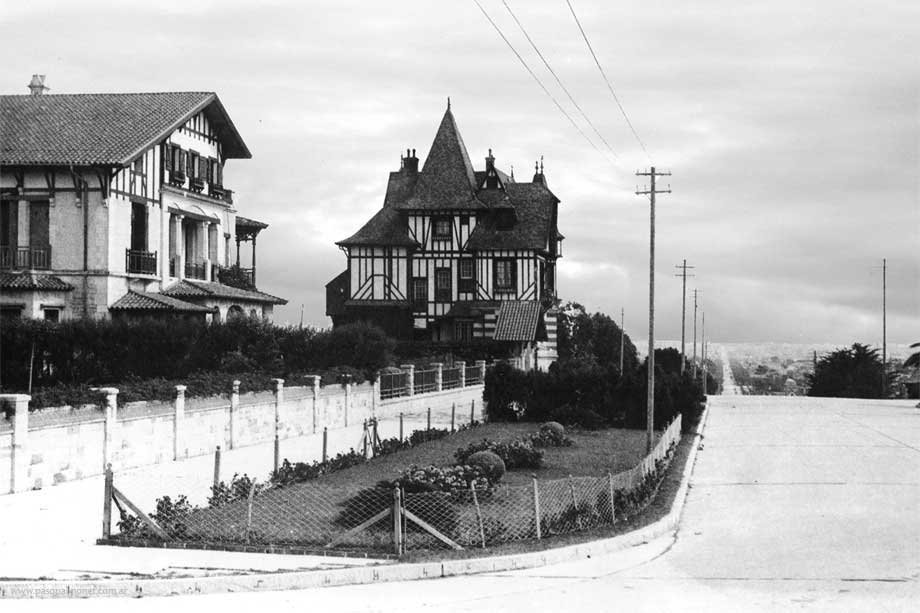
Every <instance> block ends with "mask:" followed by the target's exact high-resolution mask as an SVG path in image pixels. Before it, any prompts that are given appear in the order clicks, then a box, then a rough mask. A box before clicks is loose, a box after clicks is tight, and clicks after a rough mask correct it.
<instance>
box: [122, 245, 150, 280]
mask: <svg viewBox="0 0 920 613" xmlns="http://www.w3.org/2000/svg"><path fill="white" fill-rule="evenodd" d="M125 270H127V271H128V273H130V274H137V275H155V274H157V252H156V251H140V250H138V249H125Z"/></svg>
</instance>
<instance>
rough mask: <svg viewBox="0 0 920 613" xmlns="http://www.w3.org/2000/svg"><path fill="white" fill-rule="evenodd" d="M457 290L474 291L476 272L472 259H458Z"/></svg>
mask: <svg viewBox="0 0 920 613" xmlns="http://www.w3.org/2000/svg"><path fill="white" fill-rule="evenodd" d="M459 286H460V287H459V288H458V289H459V290H460V291H461V292H475V291H476V272H475V262H474V260H473V258H461V259H460V281H459Z"/></svg>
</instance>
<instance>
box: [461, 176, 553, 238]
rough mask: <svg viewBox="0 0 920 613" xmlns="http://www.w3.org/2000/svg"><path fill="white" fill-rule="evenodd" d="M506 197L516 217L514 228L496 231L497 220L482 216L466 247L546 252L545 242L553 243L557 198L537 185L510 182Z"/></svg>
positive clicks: (546, 189)
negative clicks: (554, 211) (554, 213)
mask: <svg viewBox="0 0 920 613" xmlns="http://www.w3.org/2000/svg"><path fill="white" fill-rule="evenodd" d="M484 191H485V190H484ZM491 191H497V190H491ZM482 194H483V192H480V196H481V197H482ZM505 194H506V196H507V203H508V204H510V205H511V206H512V207H513V208H514V211H515V214H516V221H515V223H514V225H513V226H512V227H511V228H510V229H509V230H499V229H498V225H497V221H498V220H497V219H495V218H494V217H492V216H488V217H485V218H483V219H482V220H481V221H480V222H479V223H477V224H476V227H475V228H474V229H473V232H472V234H471V235H470V240H469V242H468V243H467V248H468V249H471V250H488V249H534V250H537V251H540V250H543V249H545V248H546V246H547V243H548V242H550V241H553V240H555V237H554V236H553V233H554V224H553V210H554V207H555V205H556V203H558V202H559V199H558V198H556V196H555V194H553V192H551V191H550V190H549V189H548V188H547V187H546V186H544V185H542V184H540V183H509V184H508V185H506V186H505Z"/></svg>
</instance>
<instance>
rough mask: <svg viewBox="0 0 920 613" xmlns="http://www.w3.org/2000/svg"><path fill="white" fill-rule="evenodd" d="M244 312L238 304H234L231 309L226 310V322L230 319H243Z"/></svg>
mask: <svg viewBox="0 0 920 613" xmlns="http://www.w3.org/2000/svg"><path fill="white" fill-rule="evenodd" d="M245 316H246V312H245V311H244V310H243V308H242V307H241V306H239V305H238V304H234V305H233V306H232V307H230V308H229V309H227V321H230V320H231V319H238V318H240V317H245Z"/></svg>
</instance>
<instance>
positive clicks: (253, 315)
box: [249, 309, 259, 319]
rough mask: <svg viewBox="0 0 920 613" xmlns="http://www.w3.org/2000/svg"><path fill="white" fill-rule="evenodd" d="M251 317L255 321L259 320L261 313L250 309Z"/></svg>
mask: <svg viewBox="0 0 920 613" xmlns="http://www.w3.org/2000/svg"><path fill="white" fill-rule="evenodd" d="M249 316H250V317H252V318H253V319H258V318H259V312H258V311H256V310H255V309H250V311H249Z"/></svg>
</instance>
